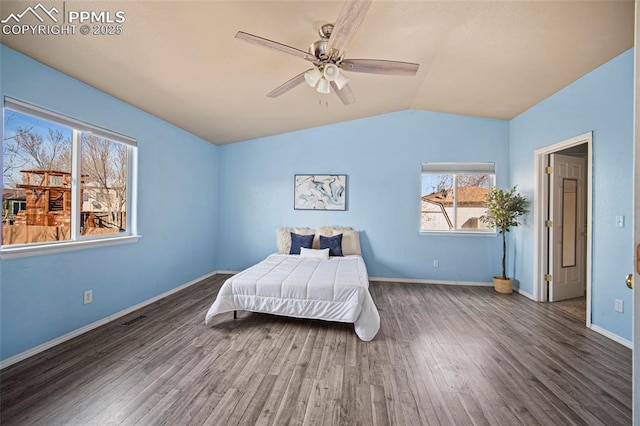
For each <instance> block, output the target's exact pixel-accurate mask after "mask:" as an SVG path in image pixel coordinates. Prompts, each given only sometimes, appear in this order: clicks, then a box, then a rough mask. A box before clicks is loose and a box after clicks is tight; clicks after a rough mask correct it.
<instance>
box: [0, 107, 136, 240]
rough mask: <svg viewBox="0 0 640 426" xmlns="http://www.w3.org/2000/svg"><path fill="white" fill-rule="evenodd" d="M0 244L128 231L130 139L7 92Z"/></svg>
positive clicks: (130, 229)
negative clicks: (35, 104)
mask: <svg viewBox="0 0 640 426" xmlns="http://www.w3.org/2000/svg"><path fill="white" fill-rule="evenodd" d="M3 124H4V139H3V156H2V162H3V181H4V182H3V189H2V195H3V196H2V202H3V210H2V248H12V247H16V246H25V245H26V246H30V245H34V246H43V245H52V244H55V243H59V242H65V241H66V242H70V241H76V240H90V239H99V238H104V237H105V236H129V235H134V234H135V232H134V229H133V226H131V223H132V219H135V218H130V216H131V212H132V206H133V205H134V204H133V202H134V200H132V199H131V197H132V194H133V193H134V192H133V191H132V188H131V182H132V167H133V166H134V162H133V158H134V153H135V149H136V143H135V140H133V139H130V138H127V137H125V136H122V135H119V134H117V133H113V132H110V131H108V130H105V129H102V128H99V127H95V126H92V125H89V124H86V123H83V122H80V121H77V120H75V119H72V118H69V117H66V116H62V115H59V114H56V113H53V112H51V111H47V110H43V109H41V108H38V107H34V106H31V105H28V104H25V103H22V102H20V101H16V100H13V99H9V98H6V99H5V108H4V123H3Z"/></svg>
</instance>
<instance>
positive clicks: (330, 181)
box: [293, 175, 347, 210]
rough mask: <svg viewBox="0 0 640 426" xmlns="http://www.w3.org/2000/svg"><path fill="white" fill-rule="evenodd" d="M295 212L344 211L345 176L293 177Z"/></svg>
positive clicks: (345, 195)
mask: <svg viewBox="0 0 640 426" xmlns="http://www.w3.org/2000/svg"><path fill="white" fill-rule="evenodd" d="M293 194H294V195H293V208H294V209H295V210H346V209H347V175H295V178H294V191H293Z"/></svg>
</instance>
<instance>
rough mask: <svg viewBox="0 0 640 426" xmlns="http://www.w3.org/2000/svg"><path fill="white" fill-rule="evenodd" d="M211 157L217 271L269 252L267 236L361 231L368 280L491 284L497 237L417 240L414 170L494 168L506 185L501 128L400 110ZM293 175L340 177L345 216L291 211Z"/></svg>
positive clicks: (501, 124)
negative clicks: (466, 165) (341, 228)
mask: <svg viewBox="0 0 640 426" xmlns="http://www.w3.org/2000/svg"><path fill="white" fill-rule="evenodd" d="M221 148H222V149H221V162H220V173H221V174H220V179H221V182H222V185H221V187H220V222H219V230H218V234H219V238H220V246H219V255H218V268H219V269H231V270H239V269H242V268H245V267H247V266H249V265H251V264H253V263H255V262H257V261H259V260H260V259H262V258H264V257H265V256H266V255H268V254H269V253H273V252H275V251H276V231H275V230H276V228H277V227H280V226H310V227H317V226H323V225H347V226H352V227H354V228H356V229H360V230H361V231H363V232H362V236H361V245H362V248H363V257H364V258H365V261H366V263H367V269H368V271H369V275H371V276H375V277H394V278H416V279H427V278H428V279H434V280H451V281H482V282H491V277H492V276H493V275H496V274H497V273H499V269H500V245H499V244H500V242H499V241H498V238H495V237H488V236H450V235H449V236H434V235H420V234H419V232H418V231H419V226H420V223H419V220H420V214H419V212H420V172H421V165H422V163H423V162H455V161H470V162H485V161H487V162H495V163H496V170H497V181H498V185H501V186H503V185H506V184H507V182H508V178H509V177H508V174H509V171H508V123H507V122H506V121H500V120H490V119H482V118H472V117H463V116H456V115H450V114H439V113H432V112H425V111H413V110H409V111H403V112H397V113H391V114H385V115H380V116H376V117H371V118H365V119H361V120H355V121H350V122H346V123H340V124H335V125H331V126H324V127H319V128H314V129H308V130H303V131H298V132H294V133H288V134H283V135H278V136H272V137H266V138H261V139H256V140H252V141H248V142H242V143H237V144H231V145H225V146H222V147H221ZM296 173H298V174H320V173H332V174H346V175H347V211H344V212H320V211H296V210H294V209H293V177H294V175H295V174H296ZM433 259H438V260H439V263H440V266H439V267H438V268H433V266H432V262H433Z"/></svg>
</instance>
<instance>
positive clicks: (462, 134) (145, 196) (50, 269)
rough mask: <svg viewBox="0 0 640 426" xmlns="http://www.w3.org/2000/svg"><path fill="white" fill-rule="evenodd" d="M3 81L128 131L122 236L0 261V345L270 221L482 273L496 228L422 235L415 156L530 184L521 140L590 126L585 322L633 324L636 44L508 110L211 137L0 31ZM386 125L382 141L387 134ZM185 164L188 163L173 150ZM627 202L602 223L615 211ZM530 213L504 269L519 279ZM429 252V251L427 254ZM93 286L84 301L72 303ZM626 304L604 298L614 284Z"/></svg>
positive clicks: (529, 152) (107, 303) (84, 316)
mask: <svg viewBox="0 0 640 426" xmlns="http://www.w3.org/2000/svg"><path fill="white" fill-rule="evenodd" d="M0 48H1V50H0V56H1V57H0V59H1V69H0V72H1V74H0V92H1V94H2V96H11V97H14V98H17V99H21V100H24V101H26V102H30V103H33V104H36V105H39V106H42V107H45V108H48V109H51V110H54V111H57V112H60V113H63V114H67V115H70V116H72V117H75V118H78V119H80V120H84V121H87V122H89V123H92V124H96V125H98V126H102V127H105V128H108V129H111V130H113V131H116V132H120V133H123V134H125V135H128V136H131V137H134V138H136V139H138V154H139V185H138V188H139V197H138V204H139V209H138V210H139V214H138V222H139V231H140V234H141V235H142V238H141V239H140V241H139V242H137V243H134V244H127V245H119V246H112V247H104V248H94V249H88V250H78V251H73V252H68V253H62V254H56V255H45V256H37V257H29V258H23V259H15V260H3V261H2V262H0V335H1V339H2V341H1V347H0V358H1V359H6V358H8V357H10V356H12V355H15V354H18V353H20V352H23V351H25V350H28V349H30V348H33V347H34V346H37V345H38V344H41V343H44V342H46V341H49V340H51V339H54V338H56V337H59V336H61V335H64V334H65V333H68V332H70V331H73V330H75V329H78V328H80V327H82V326H84V325H87V324H90V323H91V322H94V321H96V320H100V319H102V318H105V317H107V316H108V315H110V314H113V313H116V312H118V311H120V310H122V309H126V308H128V307H130V306H132V305H135V304H137V303H139V302H142V301H144V300H147V299H149V298H152V297H154V296H156V295H158V294H161V293H163V292H165V291H168V290H170V289H172V288H175V287H176V286H179V285H181V284H184V283H186V282H188V281H190V280H192V279H195V278H197V277H200V276H202V275H204V274H206V273H209V272H211V271H213V270H214V269H231V270H239V269H242V268H245V267H247V266H249V265H251V264H253V263H255V262H256V261H258V260H260V259H262V258H264V257H265V256H266V255H267V254H269V253H272V252H274V251H275V250H276V246H275V241H276V238H275V229H276V228H277V227H280V226H310V227H316V226H322V225H349V226H353V227H354V228H357V229H360V230H362V231H363V232H362V247H363V255H364V257H365V260H366V262H367V266H368V268H369V273H370V275H371V276H378V277H392V278H417V279H433V280H447V281H485V282H486V281H490V277H491V276H493V275H496V274H497V273H499V269H500V241H499V239H498V238H493V237H486V236H481V237H477V236H476V237H470V236H450V235H447V236H435V235H420V234H419V233H418V229H419V214H418V212H419V208H420V205H419V195H420V166H421V163H422V162H447V161H452V162H464V161H472V162H479V161H492V162H495V163H496V168H497V183H498V186H501V187H505V186H508V185H510V184H518V186H519V188H520V189H521V190H522V191H523V192H524V193H525V194H526V195H528V196H530V197H531V196H532V195H533V176H534V175H533V151H534V150H535V149H537V148H540V147H543V146H547V145H550V144H553V143H556V142H559V141H561V140H564V139H567V138H570V137H573V136H576V135H578V134H581V133H585V132H587V131H591V130H593V131H594V183H595V185H594V210H595V211H594V236H593V237H594V246H595V248H594V253H593V258H594V265H593V284H594V305H593V321H594V324H596V325H598V326H600V327H602V328H604V329H606V330H609V331H610V332H612V333H615V334H617V335H619V336H621V337H623V338H626V339H630V338H631V305H632V299H631V292H630V291H628V290H627V289H626V287H624V283H623V279H624V275H625V272H626V271H628V270H629V268H630V265H631V264H632V260H631V259H632V252H631V249H632V235H631V228H630V223H631V215H632V213H633V210H632V195H633V194H632V187H631V182H632V148H633V142H632V123H633V116H632V102H633V98H632V97H633V90H632V88H633V79H632V77H633V55H632V52H631V51H630V52H626V53H624V54H623V55H621V56H619V57H618V58H615V59H614V60H612V61H611V62H609V63H607V64H605V65H604V66H602V67H600V68H598V69H597V70H595V71H593V72H592V73H590V74H588V75H587V76H585V77H583V78H581V79H580V80H578V81H576V82H575V83H573V84H572V85H570V86H568V87H567V88H565V89H564V90H562V91H561V92H559V93H557V94H555V95H553V96H552V97H550V98H549V99H547V100H545V101H544V102H542V103H540V104H539V105H536V106H535V107H533V108H531V109H530V110H528V111H527V112H525V113H523V114H522V115H520V116H518V117H517V118H515V119H514V120H512V121H511V122H506V121H500V120H489V119H481V118H472V117H463V116H455V115H450V114H439V113H431V112H424V111H413V110H409V111H403V112H397V113H391V114H385V115H381V116H377V117H371V118H366V119H361V120H356V121H351V122H346V123H340V124H335V125H331V126H325V127H320V128H315V129H308V130H304V131H299V132H294V133H289V134H283V135H278V136H273V137H267V138H262V139H257V140H252V141H247V142H242V143H237V144H232V145H225V146H221V147H216V146H213V145H211V144H209V143H208V142H206V141H203V140H202V139H199V138H197V137H195V136H193V135H191V134H189V133H187V132H184V131H182V130H180V129H178V128H176V127H174V126H172V125H170V124H167V123H166V122H164V121H162V120H159V119H157V118H155V117H153V116H150V115H149V114H146V113H144V112H142V111H140V110H138V109H136V108H134V107H132V106H130V105H127V104H124V103H122V102H120V101H118V100H116V99H114V98H112V97H110V96H108V95H106V94H104V93H102V92H99V91H98V90H96V89H94V88H91V87H89V86H87V85H85V84H83V83H80V82H78V81H77V80H74V79H72V78H70V77H68V76H66V75H64V74H61V73H59V72H57V71H55V70H53V69H50V68H48V67H46V66H43V65H42V64H39V63H37V62H35V61H33V60H31V59H29V58H27V57H25V56H23V55H21V54H19V53H17V52H15V51H13V50H11V49H9V48H7V47H4V46H1V47H0ZM390 141H391V143H389V142H390ZM185 165H188V166H185ZM296 173H340V174H347V175H348V198H347V203H348V210H347V211H345V212H317V211H294V210H293V176H294V174H296ZM620 214H622V215H625V216H626V217H627V227H626V228H622V229H620V228H615V226H614V220H613V219H614V216H615V215H620ZM531 231H532V230H531V218H530V217H526V218H525V223H524V226H523V227H521V228H519V229H517V230H516V232H514V235H513V237H514V238H513V241H512V244H511V245H510V247H511V251H512V254H513V253H514V252H515V253H517V255H516V256H515V257H514V256H513V255H512V257H511V259H510V262H509V269H510V270H509V273H510V274H511V275H514V276H515V278H516V279H517V280H518V281H519V283H520V286H521V288H522V289H523V290H524V291H527V292H529V293H530V292H532V289H533V283H532V277H533V271H532V265H531V259H532V256H533V255H532V247H533V243H532V241H533V236H532V232H531ZM433 259H438V260H439V262H440V266H439V268H433V267H432V261H433ZM87 289H92V290H93V292H94V302H93V303H92V304H89V305H82V293H83V291H84V290H87ZM615 298H619V299H622V300H624V302H625V313H624V314H619V313H616V312H615V311H614V310H613V299H615Z"/></svg>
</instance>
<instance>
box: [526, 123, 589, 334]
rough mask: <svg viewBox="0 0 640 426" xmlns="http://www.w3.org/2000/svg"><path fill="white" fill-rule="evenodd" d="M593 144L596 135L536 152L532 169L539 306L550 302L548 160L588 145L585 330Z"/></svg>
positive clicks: (535, 280)
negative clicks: (548, 293) (546, 275)
mask: <svg viewBox="0 0 640 426" xmlns="http://www.w3.org/2000/svg"><path fill="white" fill-rule="evenodd" d="M592 143H593V132H587V133H584V134H582V135H578V136H575V137H573V138H570V139H566V140H564V141H561V142H558V143H555V144H553V145H549V146H545V147H543V148H539V149H537V150H535V151H534V160H533V169H534V173H535V182H534V190H533V199H534V203H533V235H534V239H533V297H534V299H535V300H536V301H538V302H547V301H548V297H547V291H546V285H545V283H546V282H545V281H544V276H545V274H547V271H548V266H549V261H548V251H549V244H548V238H549V237H548V232H547V228H546V227H545V226H544V222H545V220H546V218H547V210H548V206H549V187H548V183H547V174H546V172H545V169H546V167H547V157H548V156H549V154H552V153H554V152H558V151H562V150H564V149H567V148H571V147H573V146H577V145H582V144H587V169H586V171H587V173H586V174H587V182H586V183H587V250H586V255H587V260H586V268H587V270H586V280H587V283H586V284H587V298H586V308H587V312H586V313H587V315H586V317H587V319H586V326H587V327H591V254H592V246H591V241H592V231H593V230H592V224H591V222H592V200H591V196H592V180H593V170H592V164H593V161H592Z"/></svg>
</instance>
